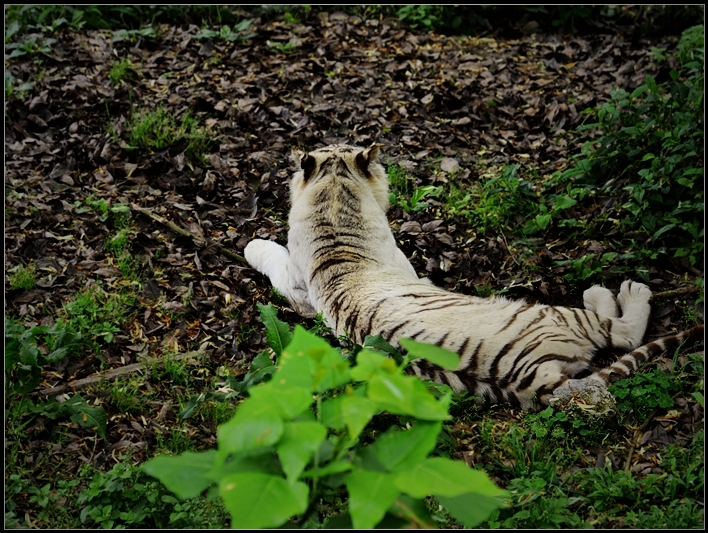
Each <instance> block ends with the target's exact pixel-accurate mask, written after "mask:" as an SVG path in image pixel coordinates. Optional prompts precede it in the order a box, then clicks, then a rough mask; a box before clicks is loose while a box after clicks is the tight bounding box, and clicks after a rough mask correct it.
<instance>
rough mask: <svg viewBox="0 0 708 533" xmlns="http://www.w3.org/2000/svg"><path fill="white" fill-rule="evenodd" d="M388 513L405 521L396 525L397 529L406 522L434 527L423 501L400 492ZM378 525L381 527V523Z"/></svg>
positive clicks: (424, 527)
mask: <svg viewBox="0 0 708 533" xmlns="http://www.w3.org/2000/svg"><path fill="white" fill-rule="evenodd" d="M388 514H389V515H390V516H394V517H396V518H399V519H401V520H404V521H405V524H404V525H402V526H398V529H401V528H402V527H405V525H408V524H415V525H416V526H417V527H418V528H420V529H435V528H436V527H435V522H434V521H433V519H432V517H431V516H430V512H429V511H428V506H427V504H426V503H425V501H424V500H420V499H415V498H411V497H410V496H407V495H405V494H400V495H399V496H398V498H396V501H395V502H393V505H392V506H391V507H390V508H389V510H388ZM378 527H381V525H379V526H378ZM409 529H410V526H409Z"/></svg>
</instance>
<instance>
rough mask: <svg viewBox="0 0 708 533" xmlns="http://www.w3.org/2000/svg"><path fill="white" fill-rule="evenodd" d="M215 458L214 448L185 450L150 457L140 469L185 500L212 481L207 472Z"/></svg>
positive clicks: (199, 491)
mask: <svg viewBox="0 0 708 533" xmlns="http://www.w3.org/2000/svg"><path fill="white" fill-rule="evenodd" d="M215 458H216V450H209V451H206V452H199V453H195V452H185V453H183V454H182V455H179V456H171V457H170V456H167V455H160V456H158V457H155V458H154V459H150V460H149V461H148V462H147V463H145V464H144V465H143V466H142V469H143V470H144V471H145V472H147V473H148V474H150V475H151V476H153V477H156V478H157V479H159V480H160V481H162V483H163V485H165V487H167V488H168V489H170V490H171V491H172V492H174V493H175V494H176V495H177V496H178V497H179V498H181V499H183V500H185V499H187V498H194V497H195V496H199V494H201V492H202V491H204V490H205V489H206V488H207V487H209V485H211V484H212V483H213V481H212V480H211V479H210V478H209V477H207V474H208V473H209V471H210V470H211V469H212V468H213V467H214V460H215Z"/></svg>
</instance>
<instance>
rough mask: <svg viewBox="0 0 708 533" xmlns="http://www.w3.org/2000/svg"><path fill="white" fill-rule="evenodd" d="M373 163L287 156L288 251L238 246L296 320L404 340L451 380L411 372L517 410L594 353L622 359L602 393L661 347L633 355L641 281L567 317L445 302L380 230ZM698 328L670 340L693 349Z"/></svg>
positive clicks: (592, 298) (325, 154)
mask: <svg viewBox="0 0 708 533" xmlns="http://www.w3.org/2000/svg"><path fill="white" fill-rule="evenodd" d="M377 157H378V148H377V147H376V146H373V147H371V148H368V149H361V148H356V147H352V146H347V145H334V146H330V147H327V148H323V149H319V150H316V151H313V152H311V153H309V154H296V155H295V158H296V162H297V163H299V166H300V170H299V171H298V172H296V173H295V175H294V176H293V179H292V182H291V197H292V208H291V211H290V218H289V223H290V231H289V233H288V249H287V250H286V249H285V248H283V247H282V246H279V245H277V244H275V243H273V242H270V241H262V240H254V241H251V243H249V245H248V246H247V247H246V250H245V254H246V259H247V260H248V261H249V263H250V264H251V265H252V266H254V267H255V268H256V269H257V270H259V271H260V272H262V273H264V274H266V275H267V276H268V277H269V278H270V279H271V282H272V283H273V284H274V286H275V287H276V288H277V289H278V290H279V291H280V292H281V293H282V294H284V295H285V296H286V297H287V298H288V300H289V301H290V302H291V304H292V305H293V307H294V308H295V310H296V311H298V312H299V313H301V314H302V315H304V316H313V315H314V314H315V313H316V312H317V311H321V312H322V313H323V315H324V317H325V318H326V319H327V322H328V324H329V325H330V326H331V327H332V329H333V330H334V331H335V332H336V333H337V334H338V335H343V334H349V335H350V337H351V338H352V339H353V340H354V341H356V342H359V343H361V342H363V340H364V337H365V336H366V335H369V334H372V335H375V334H381V335H382V336H383V337H384V338H385V339H386V340H388V341H389V342H391V343H392V344H397V342H398V340H399V339H401V338H404V337H405V338H412V339H415V340H418V341H421V342H428V343H432V344H436V345H438V346H441V347H443V348H446V349H448V350H451V351H453V352H456V353H458V354H459V355H460V356H461V361H460V365H459V367H458V369H457V370H456V371H454V372H452V371H443V370H442V369H440V368H437V367H435V366H434V365H431V364H429V363H427V362H425V361H419V362H418V364H417V365H416V366H414V367H413V370H414V371H415V373H416V374H417V375H419V376H420V377H421V378H431V379H434V380H436V381H438V382H443V383H447V384H449V385H450V386H451V387H452V388H453V389H455V390H457V391H459V390H463V389H467V390H470V391H471V392H473V393H474V394H475V395H476V396H478V397H479V398H484V399H486V400H488V401H490V402H498V401H508V402H510V403H512V404H513V405H517V406H520V407H522V408H524V409H531V408H533V407H534V406H537V405H538V404H539V403H540V404H542V405H546V404H548V402H549V400H550V397H551V395H552V393H553V391H554V390H555V389H557V388H559V387H561V386H563V385H567V384H568V383H572V382H573V379H574V377H575V376H576V375H578V374H579V373H580V372H582V371H583V370H585V369H587V368H588V367H589V365H590V363H591V361H592V358H593V356H594V354H595V353H596V351H597V350H599V349H600V348H605V347H614V348H619V349H624V350H626V351H628V352H630V353H629V354H627V355H625V356H624V358H622V359H620V361H618V362H617V363H615V364H614V365H612V366H611V367H608V369H603V371H601V372H596V373H595V374H593V375H591V376H590V378H592V379H593V380H595V381H597V382H599V383H602V384H603V385H607V383H608V380H609V379H610V377H611V375H613V374H617V375H626V374H628V373H629V372H631V371H633V370H634V369H636V362H637V361H638V360H641V359H646V358H648V357H652V356H654V355H656V351H657V350H662V349H664V348H665V347H666V346H665V344H666V342H664V341H658V342H656V343H654V345H653V346H651V348H650V349H649V351H647V350H646V349H645V350H644V351H642V352H640V353H638V354H635V355H632V353H633V352H632V351H633V350H635V349H637V348H639V346H640V344H641V341H642V338H643V336H644V333H645V330H646V327H647V323H648V319H649V313H650V306H649V300H650V298H651V291H650V290H649V289H648V287H646V286H645V285H643V284H641V283H636V282H631V281H626V282H625V283H624V284H623V285H622V288H621V290H620V294H619V296H618V297H617V298H615V296H614V295H613V294H612V293H611V292H610V291H609V290H607V289H605V288H603V287H599V286H594V287H592V288H590V289H588V290H587V291H585V294H584V301H585V309H573V308H564V307H553V306H547V305H531V304H527V303H525V302H524V301H522V300H519V301H512V300H508V299H506V298H502V297H497V296H494V297H491V298H485V299H483V298H477V297H473V296H467V295H463V294H456V293H451V292H449V291H446V290H444V289H441V288H439V287H435V286H434V285H432V284H431V283H430V282H429V281H428V280H427V279H420V278H419V277H418V275H417V274H416V272H415V270H414V269H413V267H412V266H411V264H410V262H409V261H408V259H407V258H406V257H405V255H404V254H403V252H402V251H401V250H400V249H399V248H398V247H397V246H396V242H395V239H394V237H393V234H392V232H391V230H390V228H389V226H388V220H387V218H386V211H387V209H388V179H387V176H386V172H385V170H384V169H383V167H382V166H381V165H380V164H379V163H378V161H377ZM620 309H621V311H622V312H621V316H620V314H619V310H620ZM702 328H703V326H698V327H697V328H694V329H693V330H689V332H686V333H685V334H682V335H683V336H681V335H679V336H676V337H670V338H669V339H674V341H681V340H688V339H696V338H699V337H702V332H703V329H702ZM674 341H671V342H674ZM667 342H669V341H667ZM649 352H651V353H649ZM630 361H634V364H632V363H631V362H630ZM603 372H604V373H603Z"/></svg>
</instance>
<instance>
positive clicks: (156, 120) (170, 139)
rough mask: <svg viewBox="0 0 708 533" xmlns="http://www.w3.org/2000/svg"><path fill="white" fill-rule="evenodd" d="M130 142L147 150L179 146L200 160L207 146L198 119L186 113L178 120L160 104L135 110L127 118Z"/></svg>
mask: <svg viewBox="0 0 708 533" xmlns="http://www.w3.org/2000/svg"><path fill="white" fill-rule="evenodd" d="M128 128H129V131H130V139H129V142H130V145H131V146H133V147H136V148H141V149H144V150H148V151H154V150H163V149H165V148H169V147H172V146H175V145H179V147H180V148H181V149H183V150H184V151H185V153H186V154H187V155H188V156H190V157H192V158H194V159H196V160H201V159H202V158H203V157H204V154H205V153H206V151H207V148H208V146H209V138H208V136H207V131H206V129H205V128H203V127H201V126H199V124H198V121H197V119H195V118H194V117H192V116H191V115H189V114H186V115H185V116H184V117H183V118H182V120H181V121H179V122H178V121H177V119H175V117H174V115H173V114H172V113H171V112H170V111H168V110H166V109H165V108H163V107H158V108H157V109H155V110H154V111H138V112H136V113H133V114H132V115H131V117H130V119H129V121H128Z"/></svg>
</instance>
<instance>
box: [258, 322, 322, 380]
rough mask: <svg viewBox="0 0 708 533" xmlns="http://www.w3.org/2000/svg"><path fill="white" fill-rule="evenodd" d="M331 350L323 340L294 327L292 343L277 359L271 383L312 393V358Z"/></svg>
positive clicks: (313, 364) (303, 329)
mask: <svg viewBox="0 0 708 533" xmlns="http://www.w3.org/2000/svg"><path fill="white" fill-rule="evenodd" d="M331 349H332V347H331V346H330V345H329V344H327V342H326V341H325V340H323V339H321V338H319V337H317V336H315V335H313V334H312V333H309V332H308V331H307V330H306V329H305V328H303V327H302V326H295V330H294V331H293V337H292V341H290V344H288V346H287V347H286V348H285V350H283V353H282V354H281V356H280V358H279V359H278V371H277V372H276V373H275V374H274V376H273V379H272V380H271V381H272V382H273V383H277V384H278V385H279V386H286V387H301V388H304V389H307V390H309V391H313V390H314V385H313V377H312V373H313V369H314V367H315V366H316V363H315V360H313V359H312V357H313V356H314V357H317V356H319V357H322V355H323V354H325V353H326V352H327V351H329V350H331Z"/></svg>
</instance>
